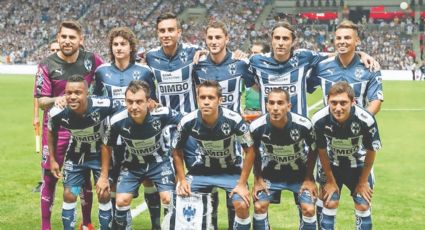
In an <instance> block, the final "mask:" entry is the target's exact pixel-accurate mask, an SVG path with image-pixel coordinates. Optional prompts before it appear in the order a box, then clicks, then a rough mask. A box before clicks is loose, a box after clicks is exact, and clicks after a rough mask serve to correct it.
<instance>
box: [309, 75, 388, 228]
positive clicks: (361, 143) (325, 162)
mask: <svg viewBox="0 0 425 230" xmlns="http://www.w3.org/2000/svg"><path fill="white" fill-rule="evenodd" d="M327 98H328V99H327V101H328V106H326V107H324V108H322V109H321V110H319V111H318V112H317V113H316V114H314V116H313V118H312V121H313V124H314V129H315V132H316V145H317V148H318V152H319V157H320V162H321V164H322V167H323V171H324V173H325V175H326V182H324V183H323V182H321V187H322V191H321V192H322V194H323V202H324V208H323V212H322V216H321V221H320V227H321V229H334V225H335V216H336V213H337V209H338V205H339V198H340V191H341V188H342V185H344V184H345V185H346V186H347V187H348V189H349V190H350V192H351V196H352V197H353V201H354V208H355V216H356V229H372V219H371V210H370V205H371V201H372V193H373V186H374V179H373V171H372V166H373V163H374V160H375V155H376V151H377V150H379V149H380V148H381V141H380V138H379V132H378V126H377V124H376V121H375V118H374V117H373V115H372V114H371V113H369V112H368V111H367V110H366V109H364V108H362V107H361V106H358V105H356V102H355V93H354V90H353V88H351V86H350V85H349V84H348V83H347V82H345V81H343V82H338V83H336V84H334V85H333V86H332V87H331V88H330V89H329V91H328V96H327ZM364 151H365V152H364Z"/></svg>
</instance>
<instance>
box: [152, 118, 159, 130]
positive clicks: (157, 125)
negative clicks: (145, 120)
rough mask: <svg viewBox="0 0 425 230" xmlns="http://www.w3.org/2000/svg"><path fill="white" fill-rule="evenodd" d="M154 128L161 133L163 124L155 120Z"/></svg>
mask: <svg viewBox="0 0 425 230" xmlns="http://www.w3.org/2000/svg"><path fill="white" fill-rule="evenodd" d="M152 127H153V128H154V129H155V130H156V131H159V130H160V129H161V122H160V121H159V120H155V121H153V122H152Z"/></svg>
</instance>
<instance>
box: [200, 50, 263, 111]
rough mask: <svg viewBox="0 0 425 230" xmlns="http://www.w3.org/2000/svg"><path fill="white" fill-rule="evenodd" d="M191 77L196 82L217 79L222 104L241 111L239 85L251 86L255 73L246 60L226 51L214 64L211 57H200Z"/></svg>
mask: <svg viewBox="0 0 425 230" xmlns="http://www.w3.org/2000/svg"><path fill="white" fill-rule="evenodd" d="M193 77H194V79H195V83H196V84H200V83H201V82H203V81H205V80H214V81H217V82H218V83H219V84H220V86H221V88H222V105H223V106H225V107H226V108H228V109H230V110H233V111H236V112H239V113H241V112H242V110H241V103H240V101H241V100H240V99H241V87H242V86H243V85H245V86H246V87H251V86H252V85H253V84H254V83H255V75H254V73H253V71H252V68H251V67H250V66H249V62H248V60H237V59H234V58H233V57H232V53H231V52H230V51H228V52H227V54H226V56H225V58H224V60H223V61H222V62H221V63H219V64H216V63H214V62H213V61H212V60H211V57H210V56H209V55H208V56H207V57H204V58H202V59H201V60H200V61H199V63H198V65H195V67H194V74H193Z"/></svg>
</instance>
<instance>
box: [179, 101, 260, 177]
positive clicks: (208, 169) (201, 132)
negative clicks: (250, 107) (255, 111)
mask: <svg viewBox="0 0 425 230" xmlns="http://www.w3.org/2000/svg"><path fill="white" fill-rule="evenodd" d="M190 136H191V137H193V138H194V139H195V140H196V142H197V150H196V155H197V159H198V162H196V163H195V166H193V167H192V168H191V169H189V173H192V174H195V173H199V174H206V175H208V174H217V173H240V171H241V166H242V153H241V148H240V146H242V147H244V148H247V147H250V146H251V145H252V139H251V136H250V134H249V127H248V125H247V124H246V123H245V121H244V120H243V119H242V117H241V115H239V114H238V113H236V112H233V111H231V110H229V109H226V108H223V107H219V117H218V120H217V123H216V124H215V126H214V127H208V126H206V125H205V124H204V122H203V121H202V117H201V112H200V111H199V110H195V111H193V112H191V113H189V114H187V115H186V116H184V117H183V119H182V120H181V121H180V123H179V125H178V126H177V133H176V136H175V137H174V139H173V144H172V146H173V148H174V149H183V147H184V145H185V143H186V141H187V140H188V138H189V137H190ZM195 170H199V171H196V172H195ZM194 172H195V173H194Z"/></svg>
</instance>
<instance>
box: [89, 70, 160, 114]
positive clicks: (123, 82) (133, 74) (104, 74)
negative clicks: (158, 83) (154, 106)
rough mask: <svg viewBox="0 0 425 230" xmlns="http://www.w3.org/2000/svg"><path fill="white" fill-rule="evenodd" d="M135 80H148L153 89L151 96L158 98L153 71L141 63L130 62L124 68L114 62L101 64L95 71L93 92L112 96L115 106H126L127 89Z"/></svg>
mask: <svg viewBox="0 0 425 230" xmlns="http://www.w3.org/2000/svg"><path fill="white" fill-rule="evenodd" d="M133 80H142V81H145V82H147V83H148V85H149V87H150V89H151V95H150V97H151V98H152V99H154V100H156V96H155V83H154V77H153V74H152V71H151V70H150V68H149V67H148V66H147V65H142V64H139V63H130V65H129V66H128V67H127V68H126V69H124V70H120V69H118V68H117V67H116V65H115V64H114V63H107V64H103V65H101V66H99V67H98V68H97V69H96V72H95V81H94V85H93V94H94V95H98V96H107V97H110V98H112V101H113V103H114V106H117V105H121V106H125V102H124V100H125V90H126V89H127V87H128V85H129V84H130V82H131V81H133Z"/></svg>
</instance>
